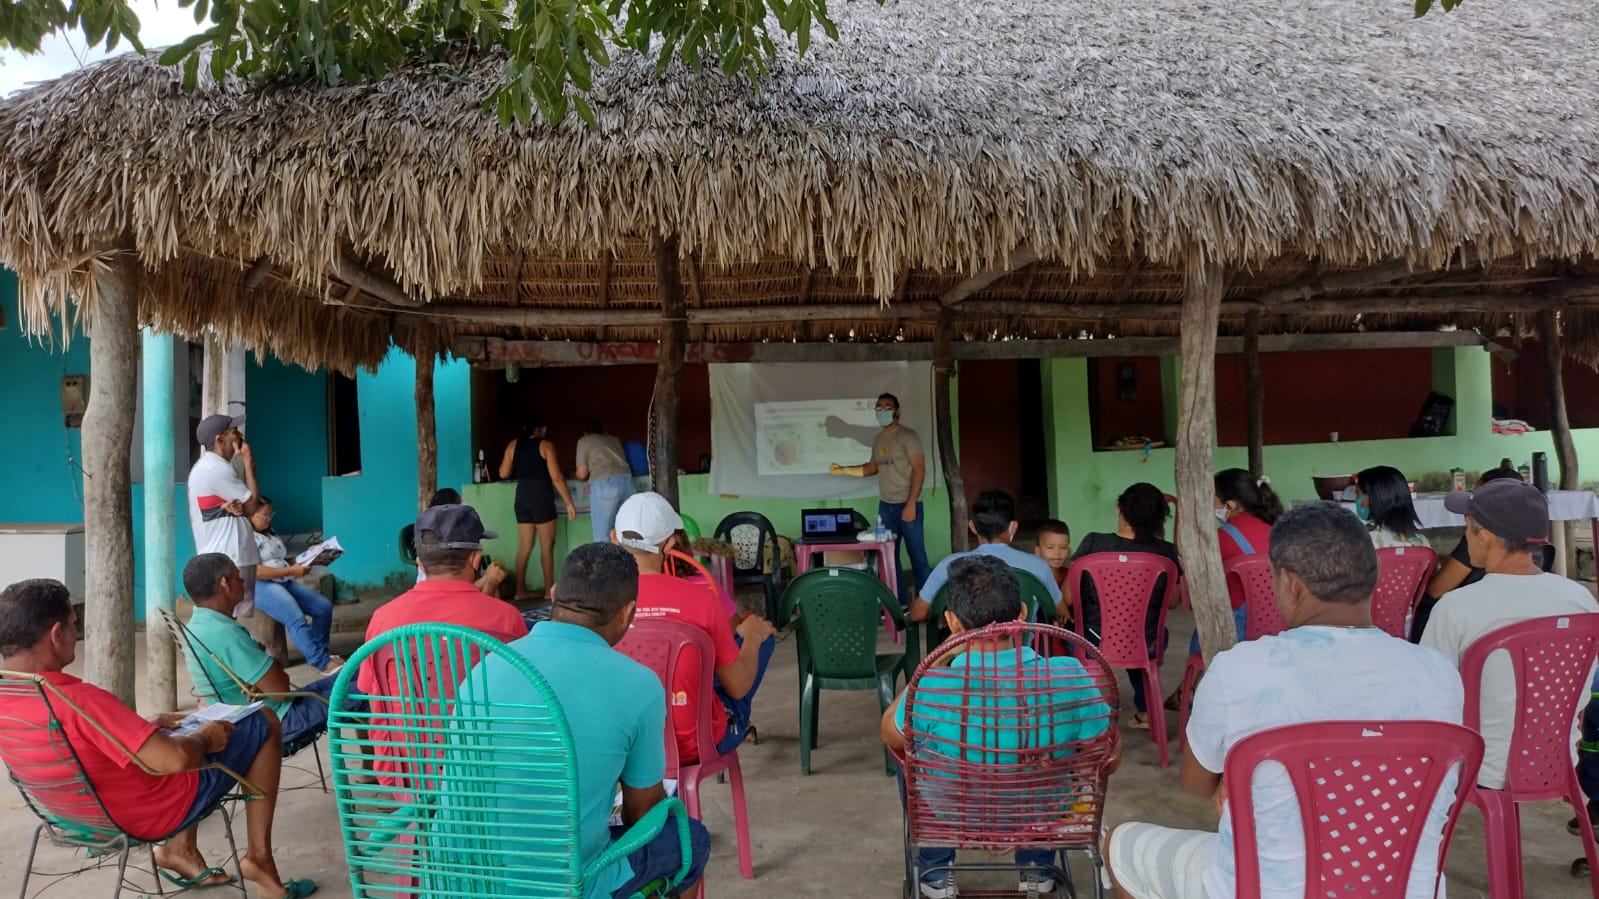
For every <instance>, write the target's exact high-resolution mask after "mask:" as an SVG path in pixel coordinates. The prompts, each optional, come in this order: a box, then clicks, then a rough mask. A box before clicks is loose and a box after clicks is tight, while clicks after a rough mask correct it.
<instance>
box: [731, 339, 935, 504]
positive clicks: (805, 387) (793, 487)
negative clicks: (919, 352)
mask: <svg viewBox="0 0 1599 899" xmlns="http://www.w3.org/2000/svg"><path fill="white" fill-rule="evenodd" d="M710 378H711V452H712V454H713V456H714V459H713V460H712V463H711V480H710V492H712V493H727V494H736V495H738V496H755V497H771V498H777V499H847V498H851V497H857V496H873V495H876V493H877V479H876V478H851V477H838V476H835V475H830V474H828V473H827V467H828V465H829V464H831V463H833V462H837V463H839V464H840V465H859V464H861V463H863V462H865V461H867V460H868V459H870V458H871V454H872V453H871V449H872V438H873V437H874V436H876V434H877V432H878V431H880V430H881V428H880V427H879V426H878V424H877V420H876V418H875V416H874V414H873V407H874V406H875V405H876V404H877V396H878V394H881V393H892V394H894V395H895V396H897V397H899V402H900V423H901V424H903V425H907V426H909V427H911V428H912V429H914V430H915V431H916V433H917V434H919V435H920V436H921V438H922V450H923V452H924V454H925V457H926V459H927V477H928V480H927V483H926V484H925V485H923V490H927V489H929V488H931V487H932V486H933V485H934V484H936V483H937V482H938V478H937V471H938V466H937V464H936V461H937V455H938V454H937V448H936V446H935V445H934V443H935V437H934V434H933V404H932V365H931V363H928V362H843V363H819V362H808V363H793V364H789V363H748V364H731V365H720V364H713V365H711V366H710Z"/></svg>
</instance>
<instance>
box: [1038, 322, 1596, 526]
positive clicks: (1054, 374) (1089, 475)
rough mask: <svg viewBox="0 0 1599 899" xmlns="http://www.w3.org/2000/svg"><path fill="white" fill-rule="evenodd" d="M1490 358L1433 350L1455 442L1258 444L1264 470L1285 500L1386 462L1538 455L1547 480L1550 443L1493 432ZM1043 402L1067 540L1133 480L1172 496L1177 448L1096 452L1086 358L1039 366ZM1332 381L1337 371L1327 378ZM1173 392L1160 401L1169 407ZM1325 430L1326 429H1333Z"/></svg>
mask: <svg viewBox="0 0 1599 899" xmlns="http://www.w3.org/2000/svg"><path fill="white" fill-rule="evenodd" d="M1490 361H1491V357H1490V356H1489V355H1488V353H1487V352H1486V351H1484V350H1482V349H1480V348H1476V347H1456V348H1446V349H1440V350H1437V351H1436V356H1435V360H1434V387H1435V389H1438V390H1440V391H1441V392H1445V393H1450V392H1452V393H1453V395H1454V397H1455V408H1454V414H1453V416H1452V418H1451V423H1452V424H1453V431H1454V433H1453V435H1452V436H1445V437H1431V438H1423V439H1413V440H1412V439H1401V440H1363V441H1352V442H1345V443H1307V444H1291V445H1282V446H1267V447H1266V450H1265V452H1266V456H1265V460H1266V473H1267V474H1268V475H1269V476H1270V477H1271V481H1272V487H1273V488H1274V489H1275V490H1276V491H1277V493H1278V494H1279V495H1280V496H1281V497H1282V498H1283V501H1284V502H1285V503H1288V502H1292V501H1293V500H1302V499H1314V498H1315V490H1314V488H1313V487H1312V485H1311V480H1310V479H1311V476H1312V475H1315V474H1345V473H1352V472H1355V471H1358V470H1360V469H1362V468H1365V467H1367V466H1371V465H1392V466H1395V467H1396V468H1398V469H1399V470H1401V471H1403V472H1405V474H1406V475H1408V476H1410V477H1411V478H1415V477H1417V476H1419V475H1423V474H1427V473H1429V472H1441V471H1448V470H1449V469H1451V468H1455V467H1457V466H1458V467H1460V468H1464V469H1465V470H1466V471H1467V472H1469V473H1477V472H1481V471H1483V470H1484V469H1488V468H1492V467H1493V466H1495V465H1497V464H1498V463H1499V460H1500V459H1502V458H1504V457H1507V456H1508V457H1509V458H1510V459H1512V460H1513V461H1515V462H1516V463H1518V464H1519V463H1521V462H1524V461H1527V460H1529V459H1531V458H1532V454H1533V453H1534V452H1538V451H1543V452H1547V453H1549V456H1550V477H1551V478H1554V477H1556V476H1557V472H1556V470H1555V462H1554V445H1553V441H1552V439H1551V437H1550V434H1549V433H1548V432H1547V431H1539V432H1535V433H1531V434H1494V433H1493V432H1492V424H1493V422H1492V418H1491V410H1492V408H1493V394H1492V378H1491V374H1492V373H1491V370H1490V365H1489V363H1490ZM1042 368H1043V378H1044V398H1045V406H1046V411H1047V413H1048V414H1049V415H1050V416H1051V417H1052V425H1053V426H1052V427H1051V428H1049V429H1048V430H1047V431H1046V432H1045V439H1046V441H1047V445H1046V450H1047V457H1048V459H1049V465H1050V509H1051V511H1052V512H1054V513H1055V514H1056V515H1058V516H1059V517H1061V518H1063V519H1064V520H1065V521H1066V522H1067V524H1069V525H1070V526H1071V528H1072V533H1073V535H1074V538H1075V535H1077V534H1084V533H1088V532H1090V531H1109V530H1113V529H1114V528H1115V525H1116V508H1115V502H1116V496H1117V495H1118V494H1119V493H1120V492H1121V491H1122V490H1123V489H1124V488H1125V487H1126V486H1127V485H1128V484H1131V483H1134V482H1136V481H1148V482H1149V483H1151V484H1154V485H1155V486H1157V487H1159V488H1161V489H1162V490H1165V491H1166V492H1168V493H1170V492H1172V490H1173V485H1174V482H1175V477H1174V466H1175V465H1176V451H1175V450H1174V449H1172V448H1170V447H1167V448H1163V449H1156V450H1152V451H1151V452H1150V454H1149V458H1148V460H1147V461H1145V460H1144V457H1143V454H1142V453H1140V452H1126V453H1103V452H1094V451H1093V447H1092V445H1091V431H1090V427H1089V414H1088V360H1086V359H1080V358H1078V359H1046V360H1044V362H1043V366H1042ZM1328 376H1329V377H1336V376H1337V375H1336V372H1329V373H1328ZM1175 388H1176V385H1175V384H1173V385H1171V390H1170V392H1168V394H1167V401H1168V405H1169V406H1172V407H1174V406H1175V405H1176V398H1177V393H1176V390H1175ZM1335 428H1336V423H1330V424H1329V427H1328V430H1329V431H1332V430H1335ZM1574 436H1575V440H1576V443H1577V454H1578V458H1579V459H1593V458H1599V428H1590V429H1584V430H1578V431H1576V432H1574ZM1248 456H1249V453H1248V449H1247V448H1245V447H1241V446H1240V447H1219V448H1217V450H1216V454H1215V464H1216V467H1217V468H1218V469H1219V468H1231V467H1243V466H1246V465H1248Z"/></svg>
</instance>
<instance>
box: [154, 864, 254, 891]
mask: <svg viewBox="0 0 1599 899" xmlns="http://www.w3.org/2000/svg"><path fill="white" fill-rule="evenodd" d="M155 870H156V873H157V874H160V875H161V879H163V880H165V881H166V882H167V883H170V884H172V885H173V886H175V887H177V888H178V889H180V890H208V889H210V888H212V887H227V886H233V885H234V884H236V883H238V882H239V878H237V877H235V876H233V875H232V874H228V872H227V871H225V870H223V869H222V868H206V869H205V870H204V871H201V872H200V873H199V874H196V875H194V876H193V877H183V876H180V875H179V874H178V873H177V872H175V871H168V870H167V869H165V868H156V869H155ZM218 874H227V877H228V879H227V880H219V881H217V882H216V883H206V882H205V881H206V880H209V879H210V878H212V877H215V876H217V875H218Z"/></svg>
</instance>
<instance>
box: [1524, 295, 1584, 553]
mask: <svg viewBox="0 0 1599 899" xmlns="http://www.w3.org/2000/svg"><path fill="white" fill-rule="evenodd" d="M1538 342H1539V343H1540V344H1542V345H1543V367H1544V393H1545V394H1547V395H1548V397H1549V425H1550V428H1549V431H1550V436H1551V437H1553V438H1554V443H1555V461H1556V462H1557V463H1558V464H1559V465H1560V480H1559V481H1558V482H1557V483H1556V486H1557V487H1559V488H1560V489H1561V490H1576V489H1577V485H1578V480H1577V445H1576V443H1575V442H1573V441H1572V439H1571V416H1570V415H1568V414H1567V413H1566V380H1565V375H1564V373H1563V372H1562V370H1561V369H1562V368H1563V366H1564V363H1565V356H1566V348H1565V341H1564V340H1563V339H1562V338H1561V336H1560V319H1559V317H1558V315H1557V314H1556V313H1555V311H1554V310H1553V309H1545V310H1543V311H1542V312H1539V313H1538ZM1553 526H1554V527H1556V528H1559V529H1560V533H1559V534H1557V535H1555V536H1558V537H1559V538H1560V539H1559V540H1557V541H1556V547H1557V548H1558V549H1560V550H1561V551H1562V552H1563V553H1564V558H1562V559H1560V562H1561V565H1560V570H1561V571H1562V572H1567V571H1575V570H1576V565H1575V564H1574V559H1573V558H1572V557H1573V556H1575V555H1576V547H1577V540H1576V524H1575V523H1574V522H1570V521H1557V522H1554V523H1553ZM1593 539H1594V546H1595V557H1596V558H1599V533H1596V534H1594V535H1593Z"/></svg>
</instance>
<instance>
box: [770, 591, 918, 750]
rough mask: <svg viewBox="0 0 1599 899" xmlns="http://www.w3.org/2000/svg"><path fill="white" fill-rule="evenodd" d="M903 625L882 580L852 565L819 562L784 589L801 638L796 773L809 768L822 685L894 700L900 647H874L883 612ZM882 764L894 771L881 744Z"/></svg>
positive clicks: (787, 613)
mask: <svg viewBox="0 0 1599 899" xmlns="http://www.w3.org/2000/svg"><path fill="white" fill-rule="evenodd" d="M885 612H886V613H887V614H888V615H889V617H890V618H892V619H893V620H894V624H895V626H897V627H898V628H899V629H901V630H904V629H905V613H904V612H903V611H901V610H900V607H899V600H898V599H897V598H896V597H895V596H894V595H893V594H892V593H890V592H888V588H887V587H885V586H883V582H882V581H880V580H878V579H877V578H875V577H873V576H872V575H870V574H867V573H866V572H864V571H856V570H855V569H853V568H817V569H813V570H811V571H807V572H805V573H804V574H802V575H800V576H799V577H797V578H794V579H793V580H792V581H789V584H788V588H787V589H786V590H784V591H783V608H782V614H783V620H785V621H788V622H789V623H790V624H791V625H792V626H793V628H794V632H795V634H797V635H798V640H799V681H800V773H801V774H810V773H811V750H812V749H815V748H816V737H817V730H818V710H819V708H820V706H821V691H823V690H876V691H877V698H878V704H879V706H880V709H881V710H883V711H886V710H887V709H888V706H889V703H891V702H893V701H894V684H895V681H896V680H897V679H898V678H899V677H901V676H904V675H908V673H909V672H908V671H907V670H906V668H905V654H904V653H903V652H883V653H880V652H878V651H877V633H878V622H880V621H882V617H883V614H884V613H885ZM883 767H884V768H885V770H886V771H887V773H889V774H893V773H894V760H893V758H892V757H891V756H889V755H888V753H887V751H886V750H885V751H884V753H883Z"/></svg>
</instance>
